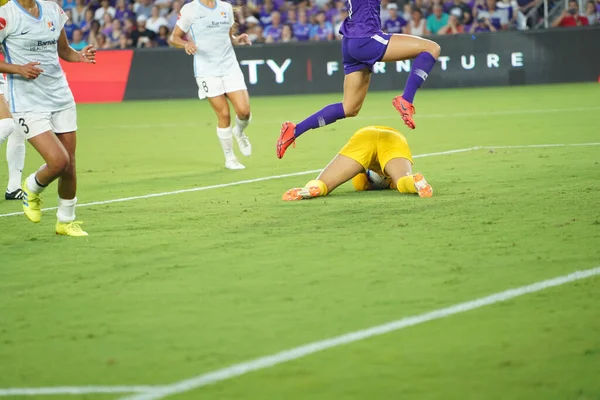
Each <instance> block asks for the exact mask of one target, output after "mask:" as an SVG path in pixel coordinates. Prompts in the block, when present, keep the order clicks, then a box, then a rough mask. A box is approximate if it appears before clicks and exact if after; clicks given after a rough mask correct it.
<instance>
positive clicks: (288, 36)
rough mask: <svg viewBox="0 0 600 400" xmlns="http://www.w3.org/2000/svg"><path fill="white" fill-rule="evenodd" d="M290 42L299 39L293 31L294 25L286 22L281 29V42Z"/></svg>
mask: <svg viewBox="0 0 600 400" xmlns="http://www.w3.org/2000/svg"><path fill="white" fill-rule="evenodd" d="M289 42H297V40H296V38H295V37H294V33H293V32H292V27H291V26H290V25H288V24H285V25H284V26H283V29H282V30H281V43H289Z"/></svg>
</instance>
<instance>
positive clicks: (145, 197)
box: [0, 142, 600, 218]
mask: <svg viewBox="0 0 600 400" xmlns="http://www.w3.org/2000/svg"><path fill="white" fill-rule="evenodd" d="M572 146H600V142H597V143H596V142H592V143H555V144H524V145H515V146H475V147H467V148H464V149H456V150H446V151H439V152H436V153H425V154H417V155H415V156H413V158H423V157H433V156H445V155H449V154H456V153H465V152H468V151H473V150H481V149H490V150H493V149H527V148H544V147H572ZM321 171H322V170H320V169H313V170H310V171H302V172H293V173H291V174H282V175H272V176H264V177H262V178H254V179H246V180H243V181H237V182H230V183H220V184H218V185H211V186H200V187H195V188H191V189H181V190H174V191H171V192H161V193H151V194H144V195H141V196H131V197H123V198H120V199H112V200H101V201H93V202H91V203H83V204H78V205H77V207H90V206H101V205H104V204H110V203H121V202H124V201H132V200H141V199H151V198H153V197H162V196H171V195H174V194H182V193H191V192H200V191H203V190H211V189H220V188H224V187H230V186H238V185H245V184H248V183H256V182H262V181H269V180H271V179H282V178H290V177H293V176H301V175H308V174H316V173H318V172H321ZM56 209H57V207H48V208H43V209H42V211H51V210H56ZM15 215H23V212H22V211H19V212H12V213H8V214H0V218H4V217H12V216H15Z"/></svg>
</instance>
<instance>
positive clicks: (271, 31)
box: [263, 25, 282, 43]
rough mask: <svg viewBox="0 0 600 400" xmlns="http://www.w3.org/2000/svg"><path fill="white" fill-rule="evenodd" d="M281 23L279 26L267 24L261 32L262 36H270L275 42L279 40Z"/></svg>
mask: <svg viewBox="0 0 600 400" xmlns="http://www.w3.org/2000/svg"><path fill="white" fill-rule="evenodd" d="M281 31H282V28H281V25H280V26H273V25H269V26H267V27H266V28H265V31H264V32H263V36H264V37H265V38H268V37H271V38H272V39H273V42H275V43H277V42H279V41H281Z"/></svg>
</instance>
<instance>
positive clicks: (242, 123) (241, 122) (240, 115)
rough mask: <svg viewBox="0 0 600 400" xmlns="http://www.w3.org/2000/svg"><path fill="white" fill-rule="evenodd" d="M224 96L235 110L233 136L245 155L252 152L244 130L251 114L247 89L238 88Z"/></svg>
mask: <svg viewBox="0 0 600 400" xmlns="http://www.w3.org/2000/svg"><path fill="white" fill-rule="evenodd" d="M225 96H227V98H228V99H229V101H231V105H232V106H233V110H234V111H235V126H234V127H233V136H234V137H235V139H236V141H237V143H238V147H239V149H240V152H241V153H242V154H243V155H245V156H246V157H248V156H250V155H251V154H252V145H251V144H250V140H249V139H248V136H246V135H245V134H244V130H245V129H246V127H247V126H248V124H250V119H251V117H252V115H251V114H250V96H249V95H248V91H247V90H238V91H235V92H230V93H226V94H225Z"/></svg>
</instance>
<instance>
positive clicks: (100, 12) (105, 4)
mask: <svg viewBox="0 0 600 400" xmlns="http://www.w3.org/2000/svg"><path fill="white" fill-rule="evenodd" d="M115 12H116V11H115V9H114V8H113V7H111V5H110V1H109V0H102V1H101V2H100V8H98V9H97V10H96V12H95V13H94V19H95V20H96V21H102V18H104V14H110V16H111V17H113V18H114V17H115Z"/></svg>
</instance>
